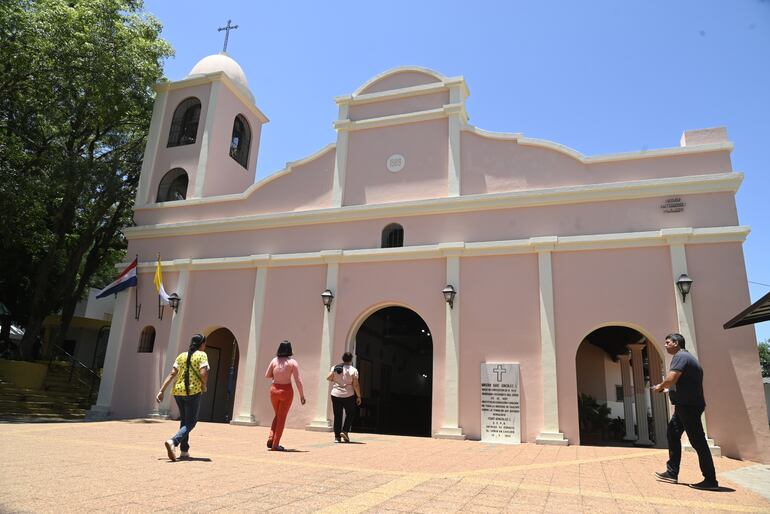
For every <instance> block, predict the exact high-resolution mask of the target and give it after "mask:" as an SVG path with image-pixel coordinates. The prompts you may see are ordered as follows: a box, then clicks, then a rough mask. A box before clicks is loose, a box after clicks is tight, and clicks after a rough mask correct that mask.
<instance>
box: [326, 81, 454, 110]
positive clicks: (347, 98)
mask: <svg viewBox="0 0 770 514" xmlns="http://www.w3.org/2000/svg"><path fill="white" fill-rule="evenodd" d="M456 85H459V86H460V87H464V86H465V81H464V80H463V78H462V77H451V78H447V79H446V80H442V81H441V82H432V83H430V84H421V85H419V86H410V87H404V88H401V89H392V90H390V91H380V92H377V93H366V94H363V95H358V96H353V95H343V96H337V97H335V98H334V101H335V102H336V103H337V105H363V104H370V103H374V102H384V101H388V100H398V99H401V98H411V97H414V96H423V95H430V94H434V93H442V92H446V91H448V90H449V88H450V87H452V86H456ZM464 89H465V93H466V96H467V94H468V89H467V87H465V88H464Z"/></svg>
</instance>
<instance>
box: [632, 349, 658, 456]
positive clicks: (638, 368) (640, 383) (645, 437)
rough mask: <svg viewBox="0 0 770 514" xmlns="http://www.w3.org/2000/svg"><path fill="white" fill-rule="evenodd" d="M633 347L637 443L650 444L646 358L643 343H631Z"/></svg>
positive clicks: (641, 444) (640, 444)
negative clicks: (645, 378) (646, 396)
mask: <svg viewBox="0 0 770 514" xmlns="http://www.w3.org/2000/svg"><path fill="white" fill-rule="evenodd" d="M628 347H629V348H630V349H631V374H632V375H633V377H634V400H635V401H634V403H635V404H636V432H637V435H638V437H637V439H636V444H637V445H639V446H650V445H651V444H652V441H650V430H649V429H648V427H647V402H646V401H645V400H644V397H645V395H646V392H647V391H646V388H645V387H644V359H643V358H642V349H643V348H644V345H643V344H640V343H634V344H629V345H628Z"/></svg>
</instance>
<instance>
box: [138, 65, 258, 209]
mask: <svg viewBox="0 0 770 514" xmlns="http://www.w3.org/2000/svg"><path fill="white" fill-rule="evenodd" d="M155 91H156V93H157V96H156V98H155V105H154V108H153V112H152V122H151V124H150V132H149V134H148V138H147V146H146V148H145V153H144V162H143V163H142V173H141V176H140V178H139V190H138V192H137V198H136V207H137V208H139V207H150V206H152V205H154V204H158V203H165V202H182V201H184V200H192V199H200V198H206V197H211V196H219V195H228V194H236V193H242V192H243V191H245V190H246V189H247V188H248V187H249V186H250V185H252V184H253V183H254V177H255V176H256V168H257V154H258V151H259V139H260V134H261V131H262V125H263V124H265V123H267V122H268V119H267V117H266V116H265V115H264V114H263V113H262V111H260V110H259V108H258V107H257V106H256V104H255V103H254V95H253V94H252V93H251V91H250V89H249V86H248V82H247V81H246V75H245V74H244V72H243V69H241V67H240V65H239V64H238V63H237V62H236V61H235V60H234V59H232V58H231V57H230V56H229V55H227V54H226V53H225V52H220V53H218V54H214V55H209V56H208V57H204V58H203V59H201V60H200V61H199V62H198V63H197V64H196V65H195V66H194V67H193V68H192V70H190V73H189V74H188V75H187V76H186V77H185V78H183V79H182V80H178V81H176V82H161V83H158V84H156V85H155Z"/></svg>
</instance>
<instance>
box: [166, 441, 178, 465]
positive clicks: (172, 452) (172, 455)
mask: <svg viewBox="0 0 770 514" xmlns="http://www.w3.org/2000/svg"><path fill="white" fill-rule="evenodd" d="M163 444H164V445H165V446H166V453H167V454H168V458H169V459H171V460H172V461H174V460H176V448H174V441H173V439H169V440H168V441H166V442H165V443H163Z"/></svg>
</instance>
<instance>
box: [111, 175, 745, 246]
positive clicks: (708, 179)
mask: <svg viewBox="0 0 770 514" xmlns="http://www.w3.org/2000/svg"><path fill="white" fill-rule="evenodd" d="M274 178H275V176H273V177H271V179H274ZM742 181H743V174H742V173H720V174H713V175H698V176H691V177H678V178H665V179H654V180H638V181H630V182H616V183H605V184H591V185H584V186H570V187H558V188H548V189H538V190H532V191H515V192H510V193H493V194H479V195H465V196H458V197H451V198H433V199H428V200H414V201H409V202H393V203H386V204H377V205H353V206H346V207H337V208H329V209H319V210H309V211H298V212H285V213H275V214H255V215H248V216H239V217H232V218H226V219H210V220H201V221H184V222H178V223H168V224H162V225H144V226H138V227H129V228H126V229H124V231H123V233H124V234H125V235H126V237H128V238H129V239H143V238H152V237H170V236H180V235H191V234H208V233H217V232H231V231H240V230H258V229H266V228H278V227H292V226H298V225H316V224H321V223H343V222H351V221H362V220H368V219H378V218H393V217H396V216H398V217H406V216H424V215H434V214H452V213H462V212H471V211H485V210H493V209H512V208H521V207H538V206H547V205H563V204H573V203H586V202H606V201H611V200H630V199H636V198H650V197H658V196H667V195H687V194H698V193H716V192H732V193H734V192H735V191H737V190H738V187H739V186H740V184H741V182H742ZM255 186H259V184H256V185H255ZM255 186H252V187H255ZM250 189H251V188H250ZM247 193H248V190H247ZM244 194H246V193H244ZM231 196H240V195H231ZM199 201H200V202H202V203H203V202H206V203H208V202H211V200H208V201H207V200H199ZM185 203H186V204H187V202H185ZM169 207H171V206H169ZM154 208H157V207H151V208H150V209H154Z"/></svg>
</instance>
